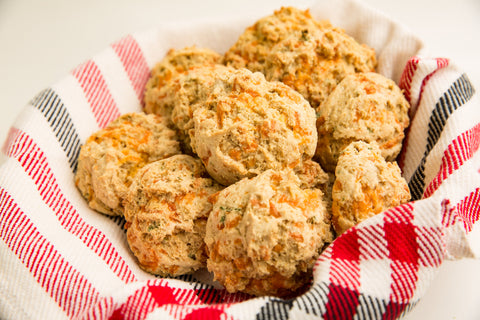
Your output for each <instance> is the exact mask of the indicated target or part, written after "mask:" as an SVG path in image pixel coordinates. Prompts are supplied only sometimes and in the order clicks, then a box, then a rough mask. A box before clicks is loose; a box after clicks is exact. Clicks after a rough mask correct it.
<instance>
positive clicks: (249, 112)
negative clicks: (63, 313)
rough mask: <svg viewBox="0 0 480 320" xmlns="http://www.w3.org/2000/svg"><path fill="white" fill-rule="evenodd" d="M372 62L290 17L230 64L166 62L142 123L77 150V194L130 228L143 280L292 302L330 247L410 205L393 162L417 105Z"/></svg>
mask: <svg viewBox="0 0 480 320" xmlns="http://www.w3.org/2000/svg"><path fill="white" fill-rule="evenodd" d="M375 66H376V57H375V52H374V50H373V49H371V48H369V47H367V46H366V45H361V44H359V43H357V42H356V41H355V40H354V39H353V38H352V37H350V36H348V35H347V34H345V32H344V31H343V30H341V29H339V28H336V27H334V26H332V25H331V24H330V23H328V22H324V21H316V20H315V19H313V18H312V17H311V15H310V13H309V12H308V10H307V11H302V10H299V9H296V8H293V7H286V8H281V9H279V10H277V11H275V12H274V13H273V14H272V15H270V16H267V17H264V18H262V19H260V20H258V21H257V22H256V23H255V24H254V25H252V26H250V27H248V28H247V29H246V30H245V32H244V33H243V34H242V35H241V36H240V37H239V39H238V40H237V42H236V43H235V44H234V45H233V46H232V47H231V48H230V49H229V50H228V51H227V52H226V53H225V54H224V55H220V54H218V53H216V52H213V51H212V50H209V49H207V48H197V47H187V48H183V49H178V50H175V49H171V50H170V51H169V52H168V53H167V54H166V56H165V58H164V59H163V60H162V61H160V62H159V63H158V64H157V65H156V66H155V67H154V68H153V69H152V71H151V76H150V79H149V81H148V83H147V86H146V89H145V96H144V100H145V106H144V112H142V113H130V114H125V115H122V116H120V117H119V118H118V119H117V120H115V121H113V122H112V123H111V124H109V125H108V126H107V127H106V128H104V129H102V130H100V131H98V132H96V133H94V134H93V135H92V136H91V137H90V138H89V139H88V140H87V141H86V143H85V144H84V145H83V146H82V149H81V152H80V156H79V159H78V168H77V171H76V175H75V183H76V185H77V187H78V189H79V190H80V192H81V193H82V195H83V196H84V198H85V199H86V200H87V201H88V204H89V206H90V207H91V208H93V209H95V210H97V211H98V212H101V213H103V214H106V215H114V216H124V217H125V220H126V223H125V227H126V229H127V240H128V244H129V246H130V248H131V250H132V252H133V254H134V255H135V256H136V258H137V260H138V263H139V265H140V266H141V268H143V269H144V270H146V271H148V272H150V273H153V274H156V275H160V276H179V275H182V274H186V273H191V272H194V271H196V270H198V269H200V268H205V267H206V268H208V270H209V271H210V272H212V273H213V276H214V279H215V280H217V281H219V283H220V284H222V285H223V286H224V287H225V288H226V289H227V290H228V291H229V292H244V293H248V294H252V295H257V296H259V295H274V296H279V297H289V296H292V295H294V294H295V293H298V292H299V291H300V290H302V289H303V288H305V287H306V286H308V285H309V283H310V282H311V275H312V269H313V266H314V264H315V261H316V260H317V258H318V257H319V255H320V253H321V252H322V250H324V248H325V247H326V246H327V245H328V244H329V243H331V242H332V241H333V240H334V238H335V237H336V236H338V235H340V234H342V233H343V232H345V231H346V230H347V229H348V228H350V227H352V226H354V225H356V224H358V223H360V222H361V221H363V220H365V219H367V218H369V217H371V216H373V215H375V214H378V213H381V212H383V211H384V210H386V209H388V208H391V207H394V206H397V205H399V204H402V203H405V202H407V201H409V200H410V192H409V190H408V186H407V184H406V182H405V180H404V179H403V178H402V176H401V172H400V169H399V167H398V165H397V163H396V162H395V159H396V157H397V155H398V154H399V152H400V150H401V148H402V141H403V137H404V131H405V129H406V127H407V126H408V125H409V118H408V110H409V104H408V102H407V101H406V100H405V98H404V97H403V94H402V91H401V90H400V89H399V88H398V86H397V85H396V84H395V83H394V82H393V81H392V80H390V79H387V78H385V77H383V76H382V75H380V74H377V73H375Z"/></svg>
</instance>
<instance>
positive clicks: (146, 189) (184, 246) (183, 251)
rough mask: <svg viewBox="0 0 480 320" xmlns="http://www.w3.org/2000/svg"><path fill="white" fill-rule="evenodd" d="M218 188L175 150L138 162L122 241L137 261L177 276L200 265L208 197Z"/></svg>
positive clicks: (157, 271) (197, 162) (199, 166)
mask: <svg viewBox="0 0 480 320" xmlns="http://www.w3.org/2000/svg"><path fill="white" fill-rule="evenodd" d="M220 189H221V187H220V185H218V184H217V183H215V182H214V181H213V180H212V179H211V178H209V177H208V175H207V174H206V171H205V168H204V167H203V165H202V163H201V161H200V160H198V159H195V158H193V157H191V156H188V155H176V156H172V157H170V158H167V159H163V160H159V161H156V162H153V163H150V164H148V165H146V166H145V167H143V168H142V169H141V170H140V171H139V172H138V175H137V177H136V179H135V180H134V182H133V183H132V185H131V186H130V189H129V192H128V194H127V196H126V198H125V219H126V220H127V223H126V227H127V241H128V244H129V246H130V248H131V250H132V252H133V253H134V254H135V256H136V257H137V259H138V262H139V264H140V266H141V267H142V268H143V269H144V270H146V271H148V272H150V273H153V274H157V275H161V276H178V275H182V274H186V273H191V272H193V271H195V270H197V269H199V268H201V267H204V266H205V260H206V255H205V251H204V247H205V245H204V241H203V238H204V236H205V225H206V222H207V217H208V214H209V213H210V210H211V208H212V205H211V203H210V202H209V201H208V198H209V196H211V195H212V194H214V193H215V192H217V191H219V190H220Z"/></svg>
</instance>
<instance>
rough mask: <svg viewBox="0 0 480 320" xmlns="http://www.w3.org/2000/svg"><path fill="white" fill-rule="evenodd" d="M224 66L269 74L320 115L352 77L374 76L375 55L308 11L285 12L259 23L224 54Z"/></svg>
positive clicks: (286, 10)
mask: <svg viewBox="0 0 480 320" xmlns="http://www.w3.org/2000/svg"><path fill="white" fill-rule="evenodd" d="M224 63H225V64H227V65H230V66H233V67H236V68H241V67H245V68H248V69H250V70H252V71H260V72H262V73H263V74H265V77H266V78H267V80H270V81H272V80H278V81H281V82H283V83H285V84H287V85H288V86H290V87H292V88H293V89H295V90H296V91H298V92H300V93H301V94H302V95H303V96H304V97H305V98H306V99H307V100H308V101H309V103H310V104H311V106H312V107H313V108H315V109H316V110H317V111H318V109H319V108H320V106H321V105H322V103H323V101H325V99H326V98H327V96H328V95H329V94H330V92H331V91H332V90H333V89H334V88H335V86H336V85H337V84H338V83H339V82H340V81H341V80H342V79H343V78H344V77H345V76H346V75H348V74H351V73H355V72H368V71H374V70H375V67H376V57H375V52H374V50H373V49H371V48H369V47H367V46H366V45H361V44H359V43H358V42H356V41H355V40H354V39H353V38H352V37H350V36H349V35H347V34H346V33H345V32H344V31H343V30H342V29H339V28H335V27H333V26H332V25H331V24H330V23H329V22H326V21H322V22H319V21H316V20H315V19H314V18H312V16H311V15H310V13H309V11H308V10H307V11H302V10H299V9H296V8H292V7H283V8H281V9H279V10H277V11H275V12H274V13H273V15H270V16H267V17H264V18H262V19H260V20H258V21H257V22H256V23H255V24H254V25H252V26H250V27H249V28H247V29H246V30H245V32H244V33H243V34H242V35H241V36H240V37H239V39H238V40H237V42H236V43H235V44H234V45H233V46H232V47H231V48H230V49H229V50H228V51H227V52H226V53H225V55H224Z"/></svg>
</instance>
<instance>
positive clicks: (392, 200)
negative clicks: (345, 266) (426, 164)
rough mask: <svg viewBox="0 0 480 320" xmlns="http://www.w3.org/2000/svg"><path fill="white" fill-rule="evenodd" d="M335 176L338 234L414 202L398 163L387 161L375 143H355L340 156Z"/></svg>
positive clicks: (334, 203) (333, 193) (333, 218)
mask: <svg viewBox="0 0 480 320" xmlns="http://www.w3.org/2000/svg"><path fill="white" fill-rule="evenodd" d="M335 175H336V179H335V183H334V185H333V190H332V200H333V203H332V223H333V227H334V229H335V231H336V232H337V235H340V234H342V233H343V232H345V231H346V230H347V229H348V228H350V227H353V226H354V225H356V224H358V223H360V222H361V221H363V220H365V219H367V218H369V217H372V216H374V215H376V214H379V213H381V212H383V211H385V210H387V209H389V208H392V207H395V206H398V205H400V204H403V203H406V202H408V201H409V200H410V191H409V189H408V185H407V182H406V181H405V179H404V178H403V177H402V176H401V172H400V168H399V167H398V165H397V163H396V162H387V161H385V159H384V158H383V157H382V155H381V153H380V149H379V148H378V145H377V144H376V143H375V142H372V143H365V142H363V141H357V142H353V143H351V144H350V145H349V146H348V147H347V148H345V149H344V150H343V152H342V153H341V154H340V157H339V159H338V165H337V168H336V170H335Z"/></svg>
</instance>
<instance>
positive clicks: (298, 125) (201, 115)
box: [190, 69, 317, 185]
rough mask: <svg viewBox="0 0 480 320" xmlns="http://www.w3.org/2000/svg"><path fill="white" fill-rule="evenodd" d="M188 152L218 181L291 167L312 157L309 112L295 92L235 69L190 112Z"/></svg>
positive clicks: (312, 121)
mask: <svg viewBox="0 0 480 320" xmlns="http://www.w3.org/2000/svg"><path fill="white" fill-rule="evenodd" d="M193 127H194V131H190V133H191V134H190V136H191V139H192V148H193V150H194V151H195V152H196V153H197V154H198V156H199V157H200V158H201V159H202V161H203V163H204V164H205V167H206V168H207V171H208V172H209V173H210V175H211V176H212V177H213V178H214V179H215V180H217V181H218V182H220V183H222V184H224V185H229V184H232V183H235V182H236V181H239V180H240V179H242V178H244V177H253V176H255V175H258V174H260V173H261V172H263V171H265V170H268V169H276V170H281V169H284V168H295V167H296V166H299V165H302V163H303V162H304V161H306V160H310V159H311V157H312V156H313V155H314V153H315V148H316V140H317V133H316V127H315V112H314V110H313V109H312V108H311V107H310V105H309V104H308V102H307V101H306V100H305V99H304V98H303V97H302V96H301V95H300V94H299V93H297V92H296V91H294V90H293V89H291V88H290V87H288V86H286V85H284V84H282V83H280V82H270V81H267V80H266V79H265V77H264V76H263V75H262V74H261V73H259V72H256V73H252V72H251V71H249V70H247V69H237V70H233V71H231V72H227V73H224V74H223V76H222V77H219V78H217V79H216V81H215V84H214V88H213V89H212V90H211V91H210V94H209V96H208V98H207V99H206V100H205V102H204V103H203V104H201V105H199V106H198V107H196V109H195V110H194V111H193Z"/></svg>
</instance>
